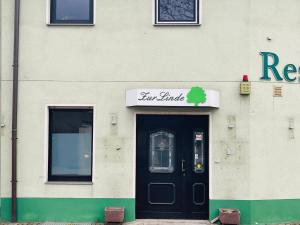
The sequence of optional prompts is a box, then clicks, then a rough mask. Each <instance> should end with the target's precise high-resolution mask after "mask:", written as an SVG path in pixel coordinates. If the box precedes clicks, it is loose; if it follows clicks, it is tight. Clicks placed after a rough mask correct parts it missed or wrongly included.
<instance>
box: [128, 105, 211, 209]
mask: <svg viewBox="0 0 300 225" xmlns="http://www.w3.org/2000/svg"><path fill="white" fill-rule="evenodd" d="M137 115H178V116H189V115H199V116H203V115H205V116H208V129H209V131H208V135H209V141H208V157H209V159H208V164H209V165H208V168H209V170H208V190H209V191H208V201H209V200H210V199H211V196H212V113H211V112H169V111H163V110H161V111H142V110H140V111H135V112H134V126H133V129H134V130H133V171H132V174H133V190H132V196H134V199H135V201H136V150H137V148H136V128H137ZM208 205H209V202H208ZM135 210H136V208H135ZM208 214H209V215H210V211H209V206H208Z"/></svg>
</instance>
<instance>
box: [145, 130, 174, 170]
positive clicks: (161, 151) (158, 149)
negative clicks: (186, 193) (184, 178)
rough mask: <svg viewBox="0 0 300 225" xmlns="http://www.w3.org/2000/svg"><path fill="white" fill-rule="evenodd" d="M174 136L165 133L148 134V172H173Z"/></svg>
mask: <svg viewBox="0 0 300 225" xmlns="http://www.w3.org/2000/svg"><path fill="white" fill-rule="evenodd" d="M174 148H175V136H174V134H172V133H169V132H166V131H158V132H155V133H152V134H150V147H149V159H150V162H149V164H150V166H149V170H150V172H152V173H172V172H173V171H174V154H175V149H174Z"/></svg>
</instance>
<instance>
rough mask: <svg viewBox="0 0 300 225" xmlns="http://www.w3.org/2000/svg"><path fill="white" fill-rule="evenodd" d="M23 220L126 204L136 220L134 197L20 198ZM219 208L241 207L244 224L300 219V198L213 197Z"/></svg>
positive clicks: (5, 208)
mask: <svg viewBox="0 0 300 225" xmlns="http://www.w3.org/2000/svg"><path fill="white" fill-rule="evenodd" d="M17 204H18V221H19V222H44V221H53V222H74V223H75V222H103V221H104V208H105V207H107V206H120V207H125V221H133V220H135V199H133V198H118V199H112V198H19V199H18V201H17ZM219 208H238V209H239V210H240V211H241V224H243V225H248V224H251V225H252V224H253V225H254V224H276V223H288V222H290V223H291V222H297V221H300V199H290V200H210V219H212V218H214V217H216V216H217V215H218V209H219ZM0 211H1V220H2V221H10V219H11V199H10V198H2V199H1V210H0Z"/></svg>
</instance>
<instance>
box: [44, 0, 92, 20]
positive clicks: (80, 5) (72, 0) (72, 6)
mask: <svg viewBox="0 0 300 225" xmlns="http://www.w3.org/2000/svg"><path fill="white" fill-rule="evenodd" d="M49 1H50V24H94V0H49Z"/></svg>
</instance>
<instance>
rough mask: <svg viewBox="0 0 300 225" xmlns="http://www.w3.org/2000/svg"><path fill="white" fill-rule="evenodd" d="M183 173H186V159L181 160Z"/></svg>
mask: <svg viewBox="0 0 300 225" xmlns="http://www.w3.org/2000/svg"><path fill="white" fill-rule="evenodd" d="M181 172H183V173H184V172H185V160H184V159H182V160H181Z"/></svg>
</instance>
